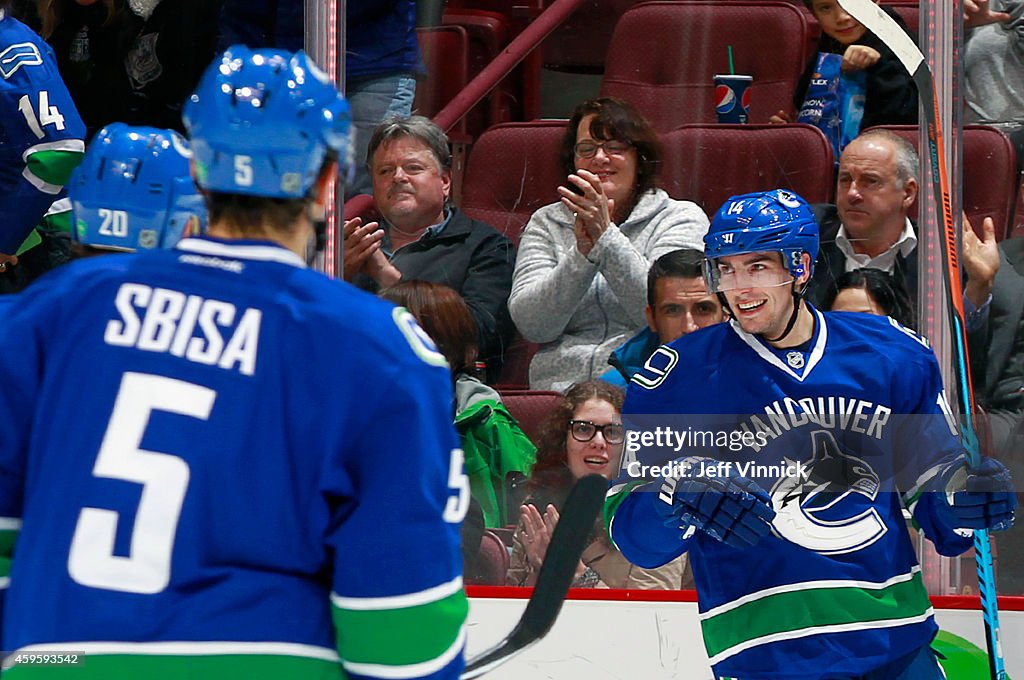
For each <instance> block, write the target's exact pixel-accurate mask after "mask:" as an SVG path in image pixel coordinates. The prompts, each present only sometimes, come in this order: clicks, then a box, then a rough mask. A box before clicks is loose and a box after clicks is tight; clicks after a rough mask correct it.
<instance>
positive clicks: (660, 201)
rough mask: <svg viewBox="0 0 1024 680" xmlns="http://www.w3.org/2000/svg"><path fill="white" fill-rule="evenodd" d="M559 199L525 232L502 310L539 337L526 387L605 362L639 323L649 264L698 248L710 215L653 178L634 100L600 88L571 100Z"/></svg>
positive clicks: (575, 378) (581, 375)
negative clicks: (595, 94) (599, 92)
mask: <svg viewBox="0 0 1024 680" xmlns="http://www.w3.org/2000/svg"><path fill="white" fill-rule="evenodd" d="M562 162H563V165H564V166H565V169H566V174H567V175H568V178H567V182H566V184H565V185H564V186H559V187H558V194H559V196H560V200H559V201H558V202H557V203H552V204H550V205H546V206H544V207H543V208H540V209H539V210H537V212H535V213H534V214H533V216H532V217H531V218H530V222H529V224H527V226H526V230H525V231H524V232H523V237H522V241H521V243H520V246H519V256H518V258H517V259H516V268H515V274H514V277H513V281H512V294H511V296H510V297H509V311H510V312H511V315H512V319H513V321H514V322H515V324H516V326H517V327H518V329H519V332H520V333H521V334H522V335H523V337H525V338H526V339H527V340H530V341H532V342H537V343H543V346H542V347H541V349H540V351H538V352H537V354H536V355H535V356H534V358H533V361H532V362H531V364H530V387H531V388H533V389H547V390H564V389H565V388H566V387H568V386H569V385H571V384H573V383H576V382H580V381H583V380H588V379H590V378H592V377H596V376H598V375H600V374H601V373H603V372H604V371H605V370H607V360H608V355H609V354H610V353H611V351H612V350H613V349H615V348H616V347H618V346H619V345H620V344H621V343H622V342H623V340H625V339H626V338H628V337H629V336H631V335H632V334H633V333H635V332H636V331H637V330H639V329H640V328H642V327H643V326H644V325H645V324H646V321H645V319H644V306H645V304H646V294H647V270H648V268H649V267H650V265H651V263H652V262H653V261H654V260H655V259H657V258H658V257H659V256H661V255H663V254H665V253H667V252H669V251H672V250H677V249H679V248H696V249H699V250H703V248H704V243H703V237H704V233H705V232H706V231H707V229H708V218H707V215H705V214H704V211H703V210H701V209H700V207H699V206H697V205H696V204H695V203H691V202H689V201H677V200H674V199H672V198H669V196H668V194H666V193H665V192H664V191H662V190H661V189H658V188H657V187H656V185H655V183H656V181H657V169H658V166H659V164H660V153H659V148H658V141H657V135H656V133H655V132H654V129H653V128H652V127H651V126H650V124H649V123H648V122H647V121H646V120H644V118H643V117H642V116H641V115H640V114H639V113H638V112H637V111H636V109H634V108H633V107H632V106H630V105H629V104H627V103H626V102H624V101H621V100H619V99H614V98H611V97H601V98H598V99H591V100H588V101H585V102H583V103H582V104H580V105H579V106H577V107H576V110H575V111H574V112H573V116H572V118H571V119H570V121H569V125H568V127H567V129H566V134H565V137H564V138H563V140H562Z"/></svg>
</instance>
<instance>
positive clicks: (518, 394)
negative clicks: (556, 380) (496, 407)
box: [500, 389, 562, 446]
mask: <svg viewBox="0 0 1024 680" xmlns="http://www.w3.org/2000/svg"><path fill="white" fill-rule="evenodd" d="M500 394H501V401H502V403H504V404H505V408H507V409H508V412H509V413H511V414H512V417H513V418H515V419H516V420H517V421H519V427H520V428H521V429H522V430H523V432H524V433H525V434H526V436H527V437H529V438H530V441H532V442H533V443H534V445H537V446H539V441H540V440H539V437H540V432H541V427H542V426H543V425H544V420H545V418H547V416H548V414H549V413H551V411H552V410H553V409H554V408H555V405H556V404H557V403H558V402H559V400H560V399H561V398H562V393H561V392H551V391H549V390H521V391H520V390H506V389H501V392H500Z"/></svg>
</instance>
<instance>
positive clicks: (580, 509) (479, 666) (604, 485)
mask: <svg viewBox="0 0 1024 680" xmlns="http://www.w3.org/2000/svg"><path fill="white" fill-rule="evenodd" d="M607 490H608V480H606V479H605V478H604V477H602V476H601V475H587V476H586V477H583V478H582V479H580V480H579V481H578V482H576V486H574V487H573V489H572V491H571V492H570V493H569V498H568V499H566V501H565V505H563V506H562V512H561V514H560V516H559V519H558V524H556V525H555V531H554V533H553V534H552V536H551V543H550V544H549V546H548V552H547V555H545V557H544V563H543V564H542V565H541V567H540V573H539V574H538V575H537V585H536V586H534V589H533V595H531V596H530V600H529V602H527V603H526V611H524V612H523V616H522V617H521V618H520V619H519V623H517V624H516V627H515V628H513V629H512V632H511V633H509V634H508V636H507V637H506V638H505V639H504V640H502V641H501V642H499V643H498V644H496V645H495V646H494V647H491V648H490V649H488V650H487V651H486V652H482V653H481V654H479V655H477V656H476V657H474V658H472V659H470V660H469V661H468V662H467V663H466V670H465V671H464V672H463V673H462V678H461V680H471V679H472V678H478V677H480V676H481V675H483V674H484V673H487V672H489V671H491V670H493V669H495V668H496V667H498V666H500V665H501V664H503V663H505V662H506V661H508V660H509V659H510V658H512V656H513V655H515V654H518V653H519V652H521V651H523V650H524V649H526V648H527V647H529V646H530V645H532V644H533V643H535V642H537V641H538V640H540V639H541V638H542V637H544V636H545V635H546V634H547V632H548V631H549V630H551V626H552V625H554V623H555V619H557V618H558V612H560V611H561V610H562V602H564V601H565V596H566V593H568V592H569V586H570V585H572V581H573V577H574V576H575V574H576V566H577V565H578V564H579V561H580V555H582V554H583V549H584V548H585V547H587V538H588V537H589V535H590V530H591V529H592V528H593V526H594V522H595V521H597V513H598V512H599V511H600V509H601V506H602V505H603V504H604V496H605V492H606V491H607Z"/></svg>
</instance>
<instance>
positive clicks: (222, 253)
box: [0, 48, 469, 680]
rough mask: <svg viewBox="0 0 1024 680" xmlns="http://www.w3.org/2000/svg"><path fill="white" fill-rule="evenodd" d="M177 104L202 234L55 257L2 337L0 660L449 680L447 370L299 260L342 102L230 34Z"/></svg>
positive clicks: (456, 626) (452, 523)
mask: <svg viewBox="0 0 1024 680" xmlns="http://www.w3.org/2000/svg"><path fill="white" fill-rule="evenodd" d="M185 117H186V124H187V126H188V128H189V132H190V135H191V138H192V139H191V141H192V147H193V151H194V153H195V158H194V160H195V169H196V175H197V178H198V183H199V185H200V187H201V188H203V189H204V190H206V191H207V192H208V204H209V208H210V224H209V231H208V234H209V236H208V237H203V238H186V239H183V240H182V241H180V242H179V243H178V245H177V246H176V248H175V249H174V250H161V251H153V252H145V253H141V252H140V253H137V254H125V255H118V256H107V257H102V258H91V259H87V260H82V261H78V262H75V263H72V264H71V265H68V267H67V268H66V269H64V270H62V271H58V272H54V273H53V274H51V275H50V276H49V277H47V278H45V279H44V280H42V281H40V282H39V283H38V284H37V287H34V288H32V289H29V290H28V291H27V292H26V293H25V294H23V296H21V297H20V299H18V300H17V301H15V302H14V303H13V304H12V305H11V306H10V307H9V308H8V310H7V311H6V316H5V321H4V324H3V325H2V327H0V384H3V385H4V388H3V389H2V390H0V422H3V423H4V427H2V428H0V604H3V618H2V621H0V625H2V644H0V648H2V649H6V650H10V651H11V652H20V653H21V654H22V656H23V657H26V656H27V655H30V654H38V653H48V650H57V649H60V650H72V651H75V652H77V653H79V654H84V663H82V664H80V665H77V666H67V667H65V668H62V669H61V671H62V672H66V674H67V675H68V677H69V678H88V679H90V680H91V679H93V678H104V679H105V680H110V679H116V678H147V677H148V678H161V677H166V678H171V677H174V678H189V679H195V680H204V679H213V678H216V679H218V680H220V679H223V678H239V679H240V678H246V679H247V680H248V679H257V680H259V679H260V678H275V679H278V678H296V679H301V678H318V679H320V678H339V679H340V678H342V677H346V678H352V679H362V678H431V679H450V678H456V677H458V675H459V673H460V671H461V668H462V648H463V643H464V639H465V629H464V622H465V616H466V611H467V602H466V599H465V596H464V594H463V590H462V579H461V557H460V553H459V547H458V524H459V522H460V520H461V518H462V515H463V514H464V512H465V505H466V503H467V502H468V491H469V486H468V482H467V480H466V478H465V476H464V475H463V472H462V460H461V452H460V451H458V450H457V448H456V447H457V443H458V438H457V436H456V434H455V432H454V429H453V428H452V425H451V414H450V412H449V404H450V403H451V395H450V389H451V388H450V385H449V376H448V369H447V367H446V365H445V362H444V359H443V358H442V356H441V355H440V354H439V353H438V352H437V350H436V348H435V347H434V346H433V344H432V343H431V342H430V340H429V338H428V337H427V336H426V335H425V334H424V333H423V332H422V331H421V330H420V328H419V327H418V326H417V325H416V324H415V322H414V321H413V320H412V318H411V317H410V316H409V315H408V313H406V312H405V311H404V310H401V309H399V308H395V307H393V306H391V305H390V304H388V303H385V302H382V301H379V300H377V299H375V298H373V297H371V296H368V295H366V294H364V293H361V292H359V291H357V290H356V289H354V288H352V287H350V286H348V285H347V284H344V283H341V282H337V281H331V280H329V279H327V278H326V277H324V276H322V275H320V274H318V273H316V272H313V271H311V270H309V269H307V268H306V266H305V262H304V259H303V257H302V256H301V255H303V254H305V252H306V246H307V244H308V243H309V241H310V239H311V238H312V237H313V235H314V224H315V223H316V222H317V221H318V220H317V217H318V213H321V212H322V207H323V203H324V200H325V197H326V188H327V186H328V183H329V182H330V181H331V180H332V179H333V177H334V176H335V173H336V169H337V161H338V159H339V158H340V159H344V158H345V156H346V154H347V145H348V141H349V140H348V135H349V118H348V110H347V106H346V104H345V102H344V100H343V99H342V98H341V97H340V95H338V93H337V91H336V90H335V88H334V87H333V86H332V85H330V83H329V82H328V81H327V79H326V77H325V76H324V75H323V73H322V72H320V70H319V69H318V68H317V67H316V66H315V65H314V64H313V63H312V62H311V61H309V60H308V59H307V58H306V57H305V55H303V54H302V53H298V54H294V55H293V54H290V53H283V52H277V51H271V50H260V51H250V50H248V49H246V48H232V49H231V50H229V51H228V52H227V53H225V55H224V57H223V59H221V60H218V61H216V62H215V63H214V64H213V65H212V66H211V68H210V69H209V70H208V71H207V73H206V74H205V75H204V77H203V80H202V81H201V83H200V85H199V87H198V89H197V92H196V94H195V95H194V96H193V97H192V100H191V102H190V103H189V104H188V105H187V107H186V111H185ZM41 423H45V426H42V425H41ZM4 599H6V602H3V600H4ZM17 658H18V657H17V654H11V655H9V656H8V659H7V661H6V662H5V665H6V666H7V667H6V668H5V669H4V671H3V673H4V676H3V677H4V680H7V679H8V674H9V677H10V678H12V679H14V680H18V679H19V678H23V679H26V680H30V679H31V678H33V677H39V676H37V675H35V674H36V673H39V672H42V673H47V672H48V671H52V669H46V668H45V667H42V668H41V669H40V670H37V668H36V667H34V666H32V665H29V664H16V663H15V660H16V659H17Z"/></svg>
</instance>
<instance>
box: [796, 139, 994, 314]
mask: <svg viewBox="0 0 1024 680" xmlns="http://www.w3.org/2000/svg"><path fill="white" fill-rule="evenodd" d="M917 169H918V157H917V152H916V151H915V150H914V147H913V145H912V144H910V142H908V141H907V140H905V139H903V138H902V137H900V136H899V135H897V134H895V133H893V132H890V131H888V130H879V129H874V130H868V131H867V132H864V133H863V134H861V135H860V136H859V137H857V138H856V139H855V140H853V141H852V142H850V144H849V145H847V147H846V149H844V150H843V155H842V157H841V158H840V159H839V172H838V180H837V182H836V204H835V205H834V206H831V205H830V206H816V210H815V212H816V217H817V218H818V222H819V226H820V228H821V250H820V252H819V253H818V259H817V262H816V264H815V268H814V278H813V279H812V281H811V285H810V286H809V288H808V292H807V297H808V299H809V300H810V301H811V302H812V303H814V304H820V302H821V300H822V299H823V298H825V297H826V296H827V293H828V291H829V289H830V288H833V287H834V286H835V280H836V279H837V278H838V277H839V276H840V275H841V274H842V273H844V272H847V271H852V270H854V269H860V268H863V267H874V268H876V269H881V270H882V271H885V272H888V273H890V274H892V275H893V276H894V277H895V278H896V280H897V281H898V282H899V283H902V284H903V286H904V287H905V288H906V289H907V292H908V293H909V294H910V297H911V299H912V300H915V301H916V300H917V233H916V231H915V228H914V225H913V224H912V223H911V221H910V217H909V212H910V207H911V206H912V205H913V204H914V200H915V199H916V198H917V192H918V182H917ZM961 254H962V256H963V262H964V269H965V270H966V273H967V277H966V278H967V285H966V287H965V289H964V306H965V311H966V312H967V316H968V320H967V321H968V326H970V327H971V328H977V327H979V326H980V325H981V324H982V323H983V322H984V318H985V315H986V314H987V311H988V304H989V302H990V300H991V298H992V282H993V280H994V278H995V274H996V271H998V269H999V251H998V249H997V246H996V239H995V226H994V224H993V222H992V219H991V218H986V219H985V222H984V239H979V238H978V237H977V235H975V233H974V231H973V230H972V229H971V227H970V224H969V222H967V220H966V219H965V220H964V232H963V252H962V253H961Z"/></svg>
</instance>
